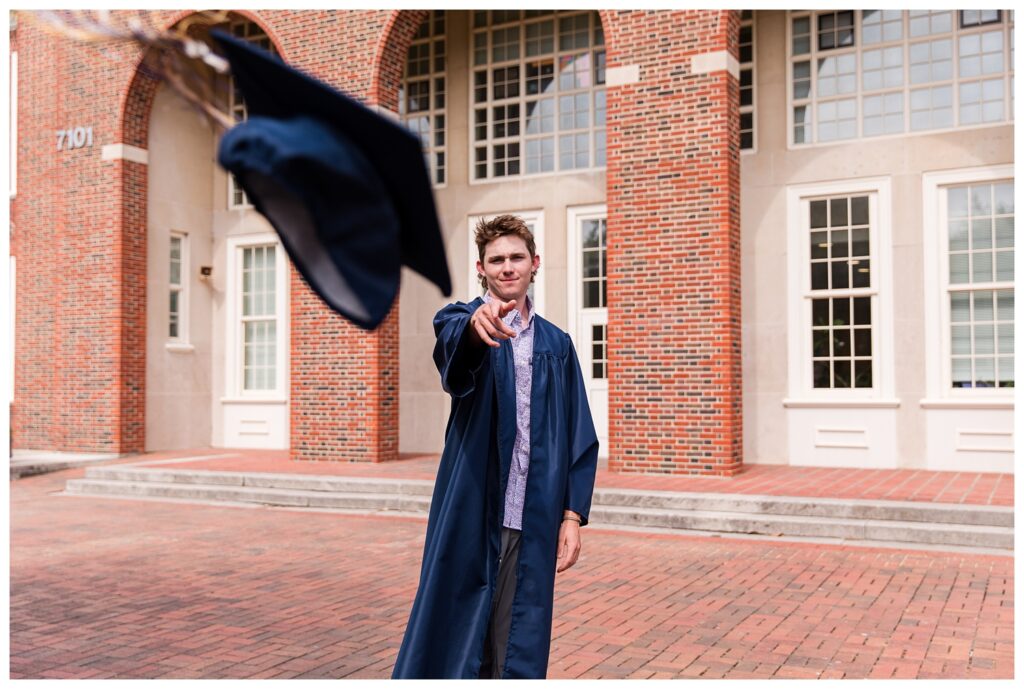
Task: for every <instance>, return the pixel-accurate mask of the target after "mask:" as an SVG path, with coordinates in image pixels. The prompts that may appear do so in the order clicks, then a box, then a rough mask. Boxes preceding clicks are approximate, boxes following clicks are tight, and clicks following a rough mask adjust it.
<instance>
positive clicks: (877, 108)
mask: <svg viewBox="0 0 1024 689" xmlns="http://www.w3.org/2000/svg"><path fill="white" fill-rule="evenodd" d="M957 14H959V16H960V19H959V20H958V21H954V16H955V15H957ZM789 30H790V42H789V47H790V53H791V60H790V87H791V103H790V105H791V112H792V141H793V143H794V144H795V145H800V144H809V143H822V142H828V141H843V140H850V139H855V138H858V137H872V136H884V135H893V134H901V133H905V132H918V131H929V130H936V129H949V128H953V127H959V126H972V125H979V124H990V123H996V122H1005V121H1008V120H1011V119H1012V117H1013V103H1012V93H1013V13H1012V12H1000V11H997V10H991V11H989V10H976V11H967V10H965V11H961V12H959V13H957V12H954V11H952V10H936V11H931V10H911V11H902V10H858V11H852V10H844V11H825V12H791V13H790V24H789Z"/></svg>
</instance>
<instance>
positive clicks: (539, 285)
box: [466, 208, 547, 315]
mask: <svg viewBox="0 0 1024 689" xmlns="http://www.w3.org/2000/svg"><path fill="white" fill-rule="evenodd" d="M496 215H518V216H519V217H521V218H522V219H523V220H524V221H525V222H526V224H527V225H529V224H532V225H533V243H534V248H535V249H536V250H537V255H538V256H540V261H541V262H540V270H538V271H537V280H536V282H535V283H534V285H533V310H534V312H535V313H539V314H541V315H543V314H544V307H545V305H546V300H545V291H546V290H545V289H544V286H545V284H546V283H547V280H546V279H545V271H544V239H545V232H544V209H543V208H536V209H533V210H525V211H524V210H512V211H496V212H494V213H480V214H477V215H470V216H468V217H467V219H466V223H467V232H466V239H467V241H468V244H467V246H468V248H469V253H468V254H467V255H468V256H469V261H467V263H469V280H468V281H467V282H466V285H467V288H466V294H467V298H466V302H467V303H468V302H471V301H473V300H474V299H476V298H477V297H479V296H480V295H481V294H483V292H482V291H481V289H480V287H478V285H479V284H480V281H479V280H478V279H477V276H476V262H477V256H478V253H477V250H476V241H475V240H474V239H473V236H474V233H475V232H476V224H477V222H479V220H480V218H493V217H494V216H496Z"/></svg>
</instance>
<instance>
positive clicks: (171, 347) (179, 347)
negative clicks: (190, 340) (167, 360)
mask: <svg viewBox="0 0 1024 689" xmlns="http://www.w3.org/2000/svg"><path fill="white" fill-rule="evenodd" d="M166 347H167V351H168V352H182V353H186V352H194V351H196V346H195V345H192V344H185V343H180V344H179V343H176V342H168V343H167V345H166Z"/></svg>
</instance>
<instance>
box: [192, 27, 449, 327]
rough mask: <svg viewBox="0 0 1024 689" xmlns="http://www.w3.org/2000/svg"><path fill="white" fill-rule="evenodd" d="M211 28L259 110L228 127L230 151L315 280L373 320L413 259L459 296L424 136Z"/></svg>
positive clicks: (248, 189) (341, 305)
mask: <svg viewBox="0 0 1024 689" xmlns="http://www.w3.org/2000/svg"><path fill="white" fill-rule="evenodd" d="M211 34H212V36H213V37H214V39H216V41H217V43H218V44H219V45H220V47H221V48H222V49H223V51H224V53H225V57H226V58H227V59H228V61H229V62H230V63H231V73H232V75H233V76H234V78H235V84H236V85H237V87H238V89H239V90H240V91H241V94H242V97H243V98H244V99H245V105H246V109H247V111H248V115H249V117H248V119H247V120H246V121H245V122H242V123H240V124H238V125H236V126H235V127H233V128H232V129H230V130H229V131H228V132H227V133H226V134H225V135H224V137H223V138H222V140H221V143H220V150H219V151H218V161H219V162H220V164H221V165H222V166H223V167H224V168H225V169H226V170H228V171H229V172H231V173H232V174H234V176H235V179H236V180H237V182H238V183H239V184H240V185H241V187H242V189H244V190H245V193H246V195H247V196H248V197H249V200H250V202H251V203H252V204H253V206H254V207H255V208H256V210H258V211H259V212H260V213H262V214H263V215H264V216H265V217H266V218H267V220H269V221H270V223H271V224H272V225H273V226H274V228H275V229H276V230H277V233H278V235H279V236H280V237H281V241H282V243H283V244H284V246H285V249H286V250H287V251H288V255H289V256H290V257H291V259H292V262H293V263H294V264H295V266H296V267H297V268H298V269H299V271H300V272H301V273H302V275H303V277H304V278H305V279H306V282H307V283H309V285H310V287H311V288H312V289H313V290H314V291H315V292H316V293H317V294H318V295H320V297H321V298H322V299H323V300H324V301H325V302H326V303H327V304H328V305H329V306H331V308H333V309H334V310H335V311H337V312H338V313H340V314H342V315H343V316H345V317H346V318H348V319H349V320H351V321H352V322H354V323H356V324H357V325H359V326H361V327H363V328H367V329H373V328H376V327H377V326H378V325H379V324H380V322H381V321H382V320H383V319H384V317H385V316H386V315H387V313H388V311H389V310H390V308H391V304H392V303H393V302H394V299H395V295H396V294H397V292H398V284H399V281H400V279H401V265H402V264H404V265H407V266H409V267H410V268H412V269H413V270H415V271H416V272H417V273H419V274H421V275H423V276H424V277H426V278H427V279H428V280H430V281H431V282H433V283H434V284H435V285H437V286H438V287H439V288H440V289H441V291H442V292H443V293H444V295H445V296H448V295H450V294H451V278H450V277H449V275H448V262H447V260H446V259H445V254H444V244H443V240H442V236H441V228H440V225H439V224H438V221H437V210H436V208H435V207H434V196H433V189H432V187H431V183H430V176H429V173H428V172H427V168H426V164H425V161H424V159H423V150H422V148H421V145H420V140H419V139H418V138H417V137H416V136H414V135H413V134H412V133H411V132H409V131H408V130H406V129H405V128H403V127H402V126H401V125H399V124H397V123H395V122H392V121H390V120H388V119H386V118H385V117H383V116H381V115H378V114H377V113H375V112H373V111H371V110H370V109H369V108H367V107H365V106H364V105H362V104H360V103H358V102H356V101H355V100H353V99H352V98H349V97H348V96H345V95H344V94H342V93H340V92H339V91H337V90H335V89H333V88H331V87H329V86H327V85H325V84H323V83H321V82H320V81H317V80H316V79H313V78H312V77H309V76H307V75H305V74H303V73H302V72H300V71H298V70H296V69H293V68H292V67H290V66H288V65H287V64H285V63H284V62H283V61H281V60H280V59H279V58H277V57H275V56H274V55H271V54H270V53H268V52H266V51H264V50H261V49H259V48H256V47H254V46H251V45H249V44H248V43H246V42H244V41H241V40H239V39H236V38H234V37H232V36H229V35H227V34H225V33H222V32H220V31H213V32H211Z"/></svg>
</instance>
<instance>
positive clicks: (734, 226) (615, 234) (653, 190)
mask: <svg viewBox="0 0 1024 689" xmlns="http://www.w3.org/2000/svg"><path fill="white" fill-rule="evenodd" d="M611 14H612V16H611V17H610V19H611V24H612V26H613V30H612V31H611V32H610V35H611V38H610V49H609V50H610V52H609V57H608V65H609V67H615V66H620V65H621V66H625V65H638V66H639V68H640V81H639V82H638V83H634V84H627V85H623V86H620V87H616V88H611V89H609V90H608V330H609V343H608V356H609V364H608V370H609V401H608V404H609V443H610V448H609V450H610V454H609V461H608V467H609V469H611V470H613V471H638V472H649V473H650V472H663V473H670V474H706V475H721V476H730V475H733V474H735V473H738V471H739V470H740V468H741V464H742V445H741V443H742V435H743V429H742V409H741V395H742V391H741V381H740V374H741V368H740V364H741V362H740V273H739V271H740V225H739V83H738V81H737V79H736V78H735V77H733V76H732V75H730V74H729V73H728V72H726V71H725V70H722V71H717V72H713V73H710V74H700V75H696V74H691V73H690V69H689V65H690V57H691V56H694V55H702V54H705V53H711V52H715V51H720V50H728V51H729V52H730V54H732V55H733V56H734V57H735V56H736V54H737V48H738V35H739V15H738V13H737V12H734V11H721V12H709V11H704V12H700V11H678V12H658V11H649V12H615V13H611Z"/></svg>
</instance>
